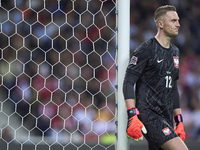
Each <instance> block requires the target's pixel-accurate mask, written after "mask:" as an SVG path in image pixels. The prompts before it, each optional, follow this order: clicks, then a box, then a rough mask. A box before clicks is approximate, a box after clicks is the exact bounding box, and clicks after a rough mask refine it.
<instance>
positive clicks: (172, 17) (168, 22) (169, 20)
mask: <svg viewBox="0 0 200 150" xmlns="http://www.w3.org/2000/svg"><path fill="white" fill-rule="evenodd" d="M162 20H163V21H162V22H163V31H164V33H165V35H167V36H169V37H174V36H176V35H177V34H178V30H179V27H180V24H179V17H178V14H177V12H175V11H168V12H167V13H166V15H165V16H164V17H163V19H162Z"/></svg>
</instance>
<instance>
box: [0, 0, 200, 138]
mask: <svg viewBox="0 0 200 150" xmlns="http://www.w3.org/2000/svg"><path fill="white" fill-rule="evenodd" d="M130 1H131V18H130V21H131V22H130V23H131V30H130V31H131V33H130V35H131V37H130V39H131V42H130V51H133V50H134V49H135V48H136V47H137V46H138V45H139V44H140V43H141V42H143V41H144V40H147V39H149V38H151V37H153V36H154V35H155V33H156V26H155V23H154V22H153V17H152V16H153V12H154V11H155V9H156V8H157V7H159V6H160V5H164V4H171V5H174V6H176V8H177V11H178V14H179V17H180V24H181V27H180V33H179V35H178V36H177V37H175V38H174V39H173V41H172V42H173V44H175V45H176V46H177V47H178V48H179V49H180V54H181V56H180V79H179V82H178V83H179V93H180V100H181V107H182V113H183V119H184V125H185V130H186V135H187V137H186V139H197V138H199V140H200V121H199V119H198V118H199V116H200V44H199V40H200V9H199V6H200V1H199V0H192V1H190V2H188V1H187V0H181V1H179V0H149V1H146V0H130ZM115 9H116V7H115V1H114V0H104V1H100V0H91V1H86V0H59V1H56V0H45V2H44V1H43V0H31V1H26V0H16V1H14V0H10V1H6V0H2V1H1V6H0V14H1V15H0V23H1V24H0V26H1V28H0V29H1V31H0V39H1V42H0V49H1V57H0V78H1V86H0V94H1V95H2V96H1V102H2V103H4V102H6V101H8V100H9V101H11V102H12V106H10V107H11V108H12V109H11V110H12V112H13V113H14V114H15V115H16V116H18V118H21V121H22V125H23V126H24V128H25V129H26V130H28V132H30V134H31V135H36V136H38V135H45V136H51V137H52V138H55V137H63V136H64V137H65V138H67V137H68V138H69V137H70V135H71V136H72V137H74V138H76V140H77V139H82V138H83V137H85V138H86V139H89V140H98V138H99V136H101V135H103V134H106V133H109V132H115V123H114V122H115V119H114V117H115V88H114V85H115V52H116V50H115V44H116V40H115V38H116V36H115V26H116V24H115V19H116V17H115ZM11 114H12V113H11ZM6 131H7V130H6ZM77 137H79V138H77ZM97 142H98V141H97Z"/></svg>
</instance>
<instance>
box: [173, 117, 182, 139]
mask: <svg viewBox="0 0 200 150" xmlns="http://www.w3.org/2000/svg"><path fill="white" fill-rule="evenodd" d="M174 121H175V123H176V126H175V129H174V130H175V132H176V133H177V134H178V135H179V137H180V138H181V139H182V140H183V141H184V140H185V131H184V127H183V118H182V115H181V114H178V115H175V116H174Z"/></svg>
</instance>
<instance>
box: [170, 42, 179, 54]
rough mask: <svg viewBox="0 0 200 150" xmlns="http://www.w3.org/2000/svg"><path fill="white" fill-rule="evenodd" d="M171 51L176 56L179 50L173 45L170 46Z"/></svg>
mask: <svg viewBox="0 0 200 150" xmlns="http://www.w3.org/2000/svg"><path fill="white" fill-rule="evenodd" d="M171 49H172V50H173V52H175V53H176V54H179V48H178V47H176V46H175V45H174V44H171Z"/></svg>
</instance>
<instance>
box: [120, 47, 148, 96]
mask: <svg viewBox="0 0 200 150" xmlns="http://www.w3.org/2000/svg"><path fill="white" fill-rule="evenodd" d="M147 47H148V46H147V45H146V44H144V43H143V44H141V45H140V46H139V47H138V48H137V49H136V50H135V51H134V52H133V54H132V56H131V59H130V62H129V65H128V67H127V70H126V74H125V78H124V84H123V94H124V98H125V100H126V99H134V84H135V83H136V82H137V80H138V78H139V77H140V74H141V73H142V72H143V70H144V68H145V66H146V64H147V61H148V59H149V54H148V52H149V51H148V48H147Z"/></svg>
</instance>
